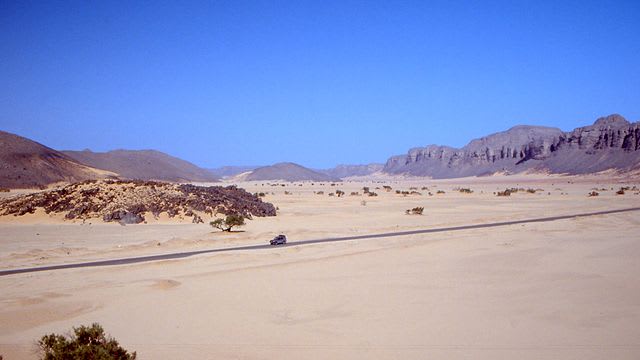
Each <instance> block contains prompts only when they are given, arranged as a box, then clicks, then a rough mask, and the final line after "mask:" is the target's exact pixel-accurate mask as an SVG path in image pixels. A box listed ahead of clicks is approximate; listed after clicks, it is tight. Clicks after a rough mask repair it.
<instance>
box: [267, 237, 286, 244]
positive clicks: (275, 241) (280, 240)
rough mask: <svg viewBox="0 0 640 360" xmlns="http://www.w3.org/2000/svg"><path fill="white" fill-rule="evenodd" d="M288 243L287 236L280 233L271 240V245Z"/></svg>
mask: <svg viewBox="0 0 640 360" xmlns="http://www.w3.org/2000/svg"><path fill="white" fill-rule="evenodd" d="M286 243H287V237H286V236H284V235H278V236H276V237H274V238H273V240H271V241H269V244H271V245H284V244H286Z"/></svg>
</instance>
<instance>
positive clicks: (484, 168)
mask: <svg viewBox="0 0 640 360" xmlns="http://www.w3.org/2000/svg"><path fill="white" fill-rule="evenodd" d="M639 168H640V122H635V123H630V122H628V121H627V120H626V119H624V118H623V117H622V116H620V115H617V114H613V115H609V116H607V117H602V118H599V119H597V120H596V122H595V123H594V124H593V125H590V126H584V127H579V128H577V129H575V130H573V131H569V132H564V131H562V130H560V129H557V128H552V127H543V126H526V125H520V126H515V127H512V128H511V129H509V130H507V131H504V132H499V133H495V134H491V135H488V136H485V137H482V138H479V139H475V140H472V141H471V142H469V143H468V144H467V145H466V146H464V147H462V148H460V149H458V148H452V147H448V146H441V145H429V146H426V147H420V148H413V149H410V150H409V151H408V153H407V154H405V155H398V156H393V157H391V158H389V160H387V162H386V164H384V165H382V164H368V165H338V166H336V167H335V168H332V169H322V170H312V169H309V168H305V167H303V166H301V165H298V164H294V163H290V162H284V163H277V164H274V165H270V166H261V167H258V166H225V167H221V168H217V169H203V168H200V167H198V166H196V165H194V164H192V163H190V162H188V161H185V160H182V159H179V158H176V157H173V156H170V155H167V154H165V153H162V152H159V151H155V150H114V151H109V152H104V153H99V152H92V151H90V150H84V151H62V152H61V151H57V150H54V149H51V148H48V147H46V146H44V145H42V144H39V143H37V142H35V141H32V140H29V139H27V138H24V137H21V136H18V135H14V134H10V133H7V132H3V131H0V187H6V188H25V187H27V188H28V187H41V186H45V185H48V184H51V183H55V182H60V181H65V182H75V181H82V180H87V179H100V178H108V177H119V178H127V179H142V180H162V181H171V182H191V181H193V182H214V181H219V179H220V178H227V179H230V180H235V181H264V180H285V181H337V180H339V179H344V178H348V177H351V176H359V177H362V176H368V175H371V174H375V173H383V174H387V175H388V174H391V175H411V176H425V177H431V178H453V177H462V176H483V175H489V174H494V173H497V172H502V173H518V172H523V171H536V172H549V173H563V174H583V173H593V172H599V171H603V170H608V169H616V170H620V171H628V170H634V169H639Z"/></svg>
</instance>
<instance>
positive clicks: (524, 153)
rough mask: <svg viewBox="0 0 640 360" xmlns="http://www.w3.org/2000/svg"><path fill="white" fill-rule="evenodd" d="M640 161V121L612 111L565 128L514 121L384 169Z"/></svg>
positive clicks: (434, 171)
mask: <svg viewBox="0 0 640 360" xmlns="http://www.w3.org/2000/svg"><path fill="white" fill-rule="evenodd" d="M638 167H640V123H639V122H636V123H629V122H628V121H627V120H625V119H624V118H623V117H622V116H620V115H617V114H614V115H610V116H607V117H603V118H600V119H598V120H596V122H595V123H594V124H593V125H591V126H585V127H581V128H578V129H575V130H573V131H571V132H563V131H561V130H560V129H556V128H548V127H540V126H516V127H513V128H511V129H509V130H507V131H504V132H500V133H496V134H492V135H489V136H486V137H483V138H480V139H476V140H473V141H471V142H470V143H469V144H467V145H466V146H465V147H463V148H461V149H456V148H452V147H447V146H437V145H430V146H427V147H424V148H415V149H411V150H409V152H408V154H407V155H401V156H394V157H391V158H390V159H389V160H388V161H387V163H386V164H385V166H384V169H383V172H385V173H389V174H408V175H414V176H429V177H433V178H452V177H463V176H482V175H489V174H493V173H496V172H507V173H516V172H522V171H526V170H535V171H548V172H552V173H568V174H581V173H592V172H598V171H603V170H608V169H619V170H631V169H635V168H638Z"/></svg>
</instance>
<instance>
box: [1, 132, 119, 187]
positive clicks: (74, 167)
mask: <svg viewBox="0 0 640 360" xmlns="http://www.w3.org/2000/svg"><path fill="white" fill-rule="evenodd" d="M115 175H116V174H113V173H112V172H109V171H103V170H98V169H95V168H92V167H90V166H86V165H83V164H81V163H79V162H78V161H77V160H74V159H73V158H71V157H69V156H67V155H65V154H63V153H61V152H59V151H56V150H54V149H51V148H48V147H46V146H44V145H42V144H40V143H37V142H35V141H33V140H29V139H27V138H24V137H22V136H18V135H15V134H11V133H8V132H4V131H0V187H4V188H39V187H43V186H46V185H49V184H51V183H55V182H59V181H67V182H74V181H83V180H87V179H101V178H108V177H113V176H115Z"/></svg>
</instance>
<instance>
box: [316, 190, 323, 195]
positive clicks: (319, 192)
mask: <svg viewBox="0 0 640 360" xmlns="http://www.w3.org/2000/svg"><path fill="white" fill-rule="evenodd" d="M316 194H318V195H324V191H322V190H321V191H318V192H317V193H316Z"/></svg>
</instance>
